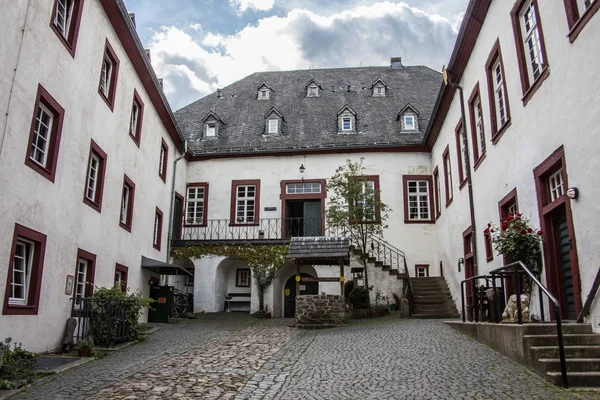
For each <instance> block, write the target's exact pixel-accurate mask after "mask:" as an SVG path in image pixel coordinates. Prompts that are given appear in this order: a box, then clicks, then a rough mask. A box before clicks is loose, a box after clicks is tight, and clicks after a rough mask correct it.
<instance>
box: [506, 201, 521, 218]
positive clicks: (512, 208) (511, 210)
mask: <svg viewBox="0 0 600 400" xmlns="http://www.w3.org/2000/svg"><path fill="white" fill-rule="evenodd" d="M507 210H508V215H511V214H512V215H516V214H517V213H518V212H519V210H518V209H517V203H516V202H513V203H512V204H511V205H510V206H508V209H507Z"/></svg>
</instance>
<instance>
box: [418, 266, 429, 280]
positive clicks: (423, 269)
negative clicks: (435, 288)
mask: <svg viewBox="0 0 600 400" xmlns="http://www.w3.org/2000/svg"><path fill="white" fill-rule="evenodd" d="M415 277H417V278H427V277H429V264H415Z"/></svg>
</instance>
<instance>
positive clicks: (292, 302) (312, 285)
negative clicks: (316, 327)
mask: <svg viewBox="0 0 600 400" xmlns="http://www.w3.org/2000/svg"><path fill="white" fill-rule="evenodd" d="M300 276H302V277H305V276H307V277H309V276H312V275H309V274H305V273H302V274H300ZM300 294H319V282H300ZM284 298H285V300H284V302H283V317H284V318H294V317H295V316H296V275H293V276H291V277H290V279H288V280H287V282H286V283H285V289H284Z"/></svg>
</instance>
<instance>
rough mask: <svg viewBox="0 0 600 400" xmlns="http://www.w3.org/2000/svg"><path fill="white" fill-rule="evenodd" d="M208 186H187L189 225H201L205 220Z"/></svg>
mask: <svg viewBox="0 0 600 400" xmlns="http://www.w3.org/2000/svg"><path fill="white" fill-rule="evenodd" d="M205 197H206V188H205V187H204V186H190V187H188V188H187V201H186V211H185V219H186V224H188V225H201V224H202V223H203V222H204V210H205V204H206V201H205Z"/></svg>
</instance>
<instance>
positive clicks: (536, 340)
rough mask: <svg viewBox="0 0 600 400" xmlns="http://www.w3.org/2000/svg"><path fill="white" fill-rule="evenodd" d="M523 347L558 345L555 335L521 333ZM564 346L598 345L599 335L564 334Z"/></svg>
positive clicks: (599, 341)
mask: <svg viewBox="0 0 600 400" xmlns="http://www.w3.org/2000/svg"><path fill="white" fill-rule="evenodd" d="M523 342H524V344H525V347H531V346H554V345H558V338H557V335H552V334H551V335H523ZM563 343H564V344H565V346H584V345H600V335H597V334H570V333H568V334H564V335H563Z"/></svg>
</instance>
